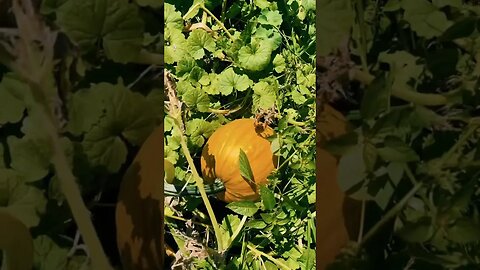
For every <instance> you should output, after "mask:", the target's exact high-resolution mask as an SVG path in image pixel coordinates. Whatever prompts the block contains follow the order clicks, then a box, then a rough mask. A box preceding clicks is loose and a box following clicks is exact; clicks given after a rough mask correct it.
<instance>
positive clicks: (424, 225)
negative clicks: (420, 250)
mask: <svg viewBox="0 0 480 270" xmlns="http://www.w3.org/2000/svg"><path fill="white" fill-rule="evenodd" d="M397 233H398V236H399V237H400V238H402V239H403V240H405V241H407V242H411V243H423V242H425V241H427V240H428V239H430V238H431V237H432V236H433V234H434V227H433V224H432V221H431V219H430V218H421V219H420V220H419V221H417V222H415V223H407V224H406V225H405V226H404V227H403V228H402V229H401V230H400V231H398V232H397Z"/></svg>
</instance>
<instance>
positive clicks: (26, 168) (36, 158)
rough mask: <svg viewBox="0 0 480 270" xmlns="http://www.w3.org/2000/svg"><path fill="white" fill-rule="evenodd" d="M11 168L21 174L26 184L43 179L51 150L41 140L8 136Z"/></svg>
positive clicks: (46, 143)
mask: <svg viewBox="0 0 480 270" xmlns="http://www.w3.org/2000/svg"><path fill="white" fill-rule="evenodd" d="M7 143H8V148H9V150H10V156H11V163H10V166H11V168H13V169H15V170H16V171H18V172H20V173H22V174H23V175H24V177H25V180H26V181H28V182H32V181H38V180H40V179H42V178H43V177H45V176H46V175H47V174H48V172H49V168H50V160H51V155H52V150H51V149H50V146H49V144H48V141H45V139H43V138H31V137H22V138H17V137H15V136H9V137H8V138H7Z"/></svg>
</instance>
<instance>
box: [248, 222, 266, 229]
mask: <svg viewBox="0 0 480 270" xmlns="http://www.w3.org/2000/svg"><path fill="white" fill-rule="evenodd" d="M245 227H247V228H252V229H257V230H262V229H265V227H267V224H266V223H265V222H264V221H262V220H255V219H254V220H250V221H249V222H247V223H245Z"/></svg>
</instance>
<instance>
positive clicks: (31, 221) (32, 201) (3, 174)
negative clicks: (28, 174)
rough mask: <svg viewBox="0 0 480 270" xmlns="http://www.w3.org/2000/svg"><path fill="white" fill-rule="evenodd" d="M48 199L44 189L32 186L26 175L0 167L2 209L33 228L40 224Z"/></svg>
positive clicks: (0, 207)
mask: <svg viewBox="0 0 480 270" xmlns="http://www.w3.org/2000/svg"><path fill="white" fill-rule="evenodd" d="M46 204H47V200H46V198H45V196H44V194H43V191H41V190H39V189H37V188H35V187H33V186H30V185H28V184H27V183H26V181H25V179H24V177H23V176H22V175H21V174H20V173H18V172H16V171H14V170H10V169H0V209H1V210H2V211H6V212H8V213H10V214H11V215H13V216H14V217H16V218H18V219H19V220H20V221H22V222H23V223H24V224H25V226H27V227H29V228H32V227H35V226H37V225H38V224H39V222H40V215H41V214H42V213H44V211H45V207H46Z"/></svg>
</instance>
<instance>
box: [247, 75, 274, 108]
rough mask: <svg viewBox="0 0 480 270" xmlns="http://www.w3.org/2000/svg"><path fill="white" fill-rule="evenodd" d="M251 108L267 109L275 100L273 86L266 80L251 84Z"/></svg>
mask: <svg viewBox="0 0 480 270" xmlns="http://www.w3.org/2000/svg"><path fill="white" fill-rule="evenodd" d="M252 98H253V110H258V109H269V108H271V107H272V106H273V105H275V102H276V100H277V90H276V89H275V86H273V85H271V84H269V83H268V82H265V81H261V82H258V83H256V84H255V85H254V86H253V97H252Z"/></svg>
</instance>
